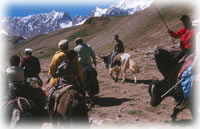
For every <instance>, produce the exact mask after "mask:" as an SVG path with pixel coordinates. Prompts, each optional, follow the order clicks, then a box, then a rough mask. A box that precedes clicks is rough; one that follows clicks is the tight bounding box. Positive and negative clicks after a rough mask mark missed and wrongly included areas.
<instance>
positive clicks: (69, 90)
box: [42, 50, 88, 125]
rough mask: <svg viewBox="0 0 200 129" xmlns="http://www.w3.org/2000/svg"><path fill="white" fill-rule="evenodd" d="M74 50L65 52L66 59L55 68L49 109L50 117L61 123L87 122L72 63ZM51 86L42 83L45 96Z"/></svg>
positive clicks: (83, 100)
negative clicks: (51, 101)
mask: <svg viewBox="0 0 200 129" xmlns="http://www.w3.org/2000/svg"><path fill="white" fill-rule="evenodd" d="M75 56H76V52H75V51H74V50H70V51H68V53H67V57H68V58H67V59H66V60H64V61H63V62H62V63H61V64H60V65H59V66H58V68H57V71H56V76H57V82H56V84H55V86H54V87H55V88H56V91H54V93H53V99H52V100H53V103H54V104H53V108H51V109H50V110H49V113H50V116H51V119H52V121H53V122H54V123H61V124H62V125H65V124H68V125H76V124H77V123H80V122H84V123H86V124H87V122H88V114H87V112H88V109H87V106H86V101H85V96H84V93H85V92H84V91H83V89H82V88H81V85H82V84H81V83H80V81H79V80H78V78H77V76H76V75H75V74H76V73H77V68H76V67H75V65H74V59H75V58H74V57H75ZM45 84H46V83H45ZM49 87H50V88H52V86H51V85H50V84H49V85H43V86H42V89H43V90H44V91H45V93H46V96H48V92H49V90H50V88H49Z"/></svg>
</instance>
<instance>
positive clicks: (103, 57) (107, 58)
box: [99, 54, 111, 68]
mask: <svg viewBox="0 0 200 129" xmlns="http://www.w3.org/2000/svg"><path fill="white" fill-rule="evenodd" d="M99 57H100V58H101V59H103V62H104V64H105V66H106V68H108V67H109V64H110V57H111V54H109V55H106V56H102V55H100V54H99Z"/></svg>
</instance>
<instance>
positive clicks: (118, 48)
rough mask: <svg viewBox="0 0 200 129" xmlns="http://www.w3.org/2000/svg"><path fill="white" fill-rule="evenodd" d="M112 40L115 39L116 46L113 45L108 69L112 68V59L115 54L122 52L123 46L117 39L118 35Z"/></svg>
mask: <svg viewBox="0 0 200 129" xmlns="http://www.w3.org/2000/svg"><path fill="white" fill-rule="evenodd" d="M114 39H115V41H116V43H117V44H116V45H115V48H114V51H113V53H112V55H111V58H110V67H112V65H113V59H114V57H115V56H116V55H117V54H119V53H123V52H124V45H123V42H122V41H121V40H120V39H119V35H117V34H116V35H114Z"/></svg>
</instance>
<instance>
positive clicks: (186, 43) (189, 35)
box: [170, 26, 195, 50]
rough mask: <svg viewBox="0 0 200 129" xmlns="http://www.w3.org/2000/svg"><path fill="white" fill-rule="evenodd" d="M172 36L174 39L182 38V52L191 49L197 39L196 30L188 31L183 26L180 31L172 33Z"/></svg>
mask: <svg viewBox="0 0 200 129" xmlns="http://www.w3.org/2000/svg"><path fill="white" fill-rule="evenodd" d="M170 35H171V36H172V37H174V38H181V47H180V48H181V50H183V49H185V48H191V46H192V45H191V44H192V41H193V40H194V38H195V30H194V29H188V28H186V27H185V26H183V27H182V28H181V29H180V30H179V31H177V32H173V31H170Z"/></svg>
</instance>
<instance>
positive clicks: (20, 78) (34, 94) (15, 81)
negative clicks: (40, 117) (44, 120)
mask: <svg viewBox="0 0 200 129" xmlns="http://www.w3.org/2000/svg"><path fill="white" fill-rule="evenodd" d="M9 63H10V66H9V67H8V68H7V70H6V75H7V82H8V100H11V99H15V98H16V97H25V98H29V99H32V100H33V101H34V102H35V103H36V104H37V106H39V110H40V111H43V110H44V106H45V103H46V96H45V94H44V92H43V90H42V89H41V88H32V87H31V86H30V85H28V84H25V80H24V79H25V77H24V69H23V68H22V67H19V63H20V58H19V56H17V55H13V56H12V57H11V58H10V60H9Z"/></svg>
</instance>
